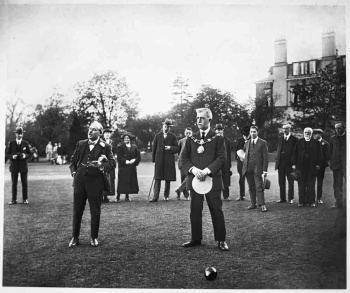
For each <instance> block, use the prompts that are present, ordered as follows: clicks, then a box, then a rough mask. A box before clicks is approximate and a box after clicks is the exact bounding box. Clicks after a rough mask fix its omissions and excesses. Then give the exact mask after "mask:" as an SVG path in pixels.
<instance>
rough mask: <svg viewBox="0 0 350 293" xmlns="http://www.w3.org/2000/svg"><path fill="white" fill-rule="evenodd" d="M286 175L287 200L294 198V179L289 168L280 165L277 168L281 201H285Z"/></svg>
mask: <svg viewBox="0 0 350 293" xmlns="http://www.w3.org/2000/svg"><path fill="white" fill-rule="evenodd" d="M286 177H287V181H288V200H292V199H294V180H293V179H292V177H291V176H290V170H288V169H287V168H283V167H280V168H279V169H278V184H279V186H280V199H281V201H286Z"/></svg>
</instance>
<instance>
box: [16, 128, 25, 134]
mask: <svg viewBox="0 0 350 293" xmlns="http://www.w3.org/2000/svg"><path fill="white" fill-rule="evenodd" d="M23 132H24V131H23V128H22V127H16V131H14V133H18V134H23Z"/></svg>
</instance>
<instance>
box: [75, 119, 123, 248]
mask: <svg viewBox="0 0 350 293" xmlns="http://www.w3.org/2000/svg"><path fill="white" fill-rule="evenodd" d="M100 135H102V125H101V124H100V123H99V122H97V121H94V122H92V123H91V125H90V127H89V131H88V139H85V140H81V141H78V143H77V145H76V148H75V150H74V153H73V155H72V158H71V164H70V166H69V169H70V171H71V174H72V177H73V178H74V180H73V188H74V196H73V235H72V236H73V238H72V240H71V241H70V242H69V247H74V246H77V245H79V234H80V226H81V220H82V217H83V213H84V208H85V205H86V200H88V201H89V206H90V213H91V241H90V244H91V246H93V247H96V246H98V241H97V237H98V231H99V227H100V216H101V203H102V196H103V191H104V190H109V188H110V186H109V182H108V179H107V176H106V174H107V173H109V172H111V171H112V170H113V168H115V166H116V161H115V159H114V157H113V153H112V147H111V146H110V145H109V144H107V143H105V142H104V141H102V140H101V139H100Z"/></svg>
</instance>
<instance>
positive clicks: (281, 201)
mask: <svg viewBox="0 0 350 293" xmlns="http://www.w3.org/2000/svg"><path fill="white" fill-rule="evenodd" d="M284 202H286V201H285V200H281V199H280V200H278V201H277V203H284Z"/></svg>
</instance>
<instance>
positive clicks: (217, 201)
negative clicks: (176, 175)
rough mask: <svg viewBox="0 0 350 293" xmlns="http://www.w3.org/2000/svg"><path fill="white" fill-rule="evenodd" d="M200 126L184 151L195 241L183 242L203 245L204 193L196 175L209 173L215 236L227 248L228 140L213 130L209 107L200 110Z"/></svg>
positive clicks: (220, 245)
mask: <svg viewBox="0 0 350 293" xmlns="http://www.w3.org/2000/svg"><path fill="white" fill-rule="evenodd" d="M196 111H197V118H196V120H197V126H198V128H199V131H198V132H196V133H195V134H194V135H193V136H191V137H188V138H187V140H186V145H185V148H184V149H183V150H182V152H181V154H180V160H181V162H182V168H184V170H185V172H186V173H187V174H188V176H187V190H190V193H191V213H190V220H191V235H192V238H191V241H189V242H186V243H184V244H182V247H186V248H187V247H192V246H195V245H200V244H201V242H202V210H203V200H204V194H199V193H197V192H196V191H195V190H194V189H193V185H192V182H193V180H194V177H196V180H197V179H198V180H199V181H200V182H203V181H205V180H206V177H207V176H210V177H211V178H212V187H211V190H210V191H209V192H208V193H206V194H205V197H206V201H207V203H208V206H209V211H210V214H211V218H212V222H213V227H214V238H215V241H218V247H219V249H220V250H222V251H227V250H228V246H227V244H226V242H225V240H226V227H225V218H224V213H223V211H222V200H221V190H222V189H223V184H222V174H221V169H222V166H223V165H224V164H225V161H226V150H225V140H224V138H223V137H221V136H218V135H216V134H215V132H214V131H212V130H211V129H210V121H211V120H212V117H213V115H212V112H211V111H210V109H208V108H201V109H197V110H196Z"/></svg>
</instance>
